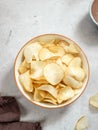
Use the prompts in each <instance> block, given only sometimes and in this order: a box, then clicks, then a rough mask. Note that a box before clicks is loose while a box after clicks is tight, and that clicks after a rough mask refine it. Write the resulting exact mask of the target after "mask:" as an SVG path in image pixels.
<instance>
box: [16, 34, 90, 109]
mask: <svg viewBox="0 0 98 130" xmlns="http://www.w3.org/2000/svg"><path fill="white" fill-rule="evenodd" d="M48 35H54V36H60V37H62V38H65V39H67V40H69V41H72V42H73V43H75V44H76V45H77V46H78V47H79V49H80V50H81V51H82V53H83V55H84V57H85V59H86V61H87V67H88V78H87V81H86V84H85V87H84V88H83V90H82V91H81V93H80V95H78V96H77V97H76V98H75V99H74V100H73V101H71V102H70V103H68V104H63V105H62V106H54V107H51V106H44V105H40V104H38V103H37V102H34V101H32V100H30V99H29V98H28V97H27V96H26V95H25V94H24V93H23V92H22V91H21V89H20V87H19V86H18V83H17V80H16V75H15V68H16V62H17V59H18V56H19V54H20V52H21V50H22V49H23V48H24V47H25V46H26V45H27V44H29V43H30V42H31V41H32V40H34V39H36V38H39V37H41V36H48ZM89 78H90V66H89V62H88V59H87V56H86V54H85V53H84V51H83V50H82V49H81V47H80V46H79V45H78V44H77V43H76V42H74V41H73V40H71V39H70V38H69V37H66V36H64V35H61V34H56V33H47V34H41V35H38V36H35V37H33V38H31V39H30V40H29V41H27V42H26V43H25V44H24V45H23V46H22V47H21V48H20V49H19V51H18V53H17V55H16V57H15V61H14V80H15V82H16V86H17V87H18V89H19V91H20V92H21V93H22V95H23V96H24V97H25V98H26V99H27V100H28V101H30V102H31V103H33V104H35V105H37V106H39V107H41V108H47V109H55V108H56V109H57V108H62V107H65V106H69V105H71V104H72V103H73V102H75V101H76V100H77V99H78V98H79V97H80V96H81V95H82V94H83V92H84V91H85V89H86V87H87V84H88V81H89Z"/></svg>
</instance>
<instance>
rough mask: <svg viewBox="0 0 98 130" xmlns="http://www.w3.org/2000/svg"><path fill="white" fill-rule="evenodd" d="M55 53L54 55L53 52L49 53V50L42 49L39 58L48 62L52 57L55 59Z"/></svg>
mask: <svg viewBox="0 0 98 130" xmlns="http://www.w3.org/2000/svg"><path fill="white" fill-rule="evenodd" d="M54 56H55V55H54V53H52V52H51V51H49V50H48V49H47V48H42V49H41V50H40V52H39V58H40V60H42V61H43V60H47V59H49V58H51V57H54Z"/></svg>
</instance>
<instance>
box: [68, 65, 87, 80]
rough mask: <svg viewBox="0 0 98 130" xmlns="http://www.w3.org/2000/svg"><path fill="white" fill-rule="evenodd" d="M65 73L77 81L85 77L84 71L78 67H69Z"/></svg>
mask: <svg viewBox="0 0 98 130" xmlns="http://www.w3.org/2000/svg"><path fill="white" fill-rule="evenodd" d="M67 73H68V75H70V76H72V77H74V78H75V79H76V80H78V81H83V80H84V78H85V72H84V70H83V69H82V68H80V67H69V68H68V71H67Z"/></svg>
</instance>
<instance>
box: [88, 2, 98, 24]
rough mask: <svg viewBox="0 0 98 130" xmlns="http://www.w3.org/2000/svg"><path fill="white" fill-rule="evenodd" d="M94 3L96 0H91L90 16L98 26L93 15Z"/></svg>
mask: <svg viewBox="0 0 98 130" xmlns="http://www.w3.org/2000/svg"><path fill="white" fill-rule="evenodd" d="M93 3H94V0H91V2H90V7H89V14H90V17H91V19H92V21H93V22H94V23H95V24H96V25H97V26H98V22H97V21H96V20H95V18H94V17H93V14H92V5H93Z"/></svg>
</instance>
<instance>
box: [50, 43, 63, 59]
mask: <svg viewBox="0 0 98 130" xmlns="http://www.w3.org/2000/svg"><path fill="white" fill-rule="evenodd" d="M48 49H49V50H50V51H51V52H52V53H54V56H59V57H62V56H63V55H64V54H65V51H64V49H63V47H60V46H56V45H54V46H50V47H48Z"/></svg>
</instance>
